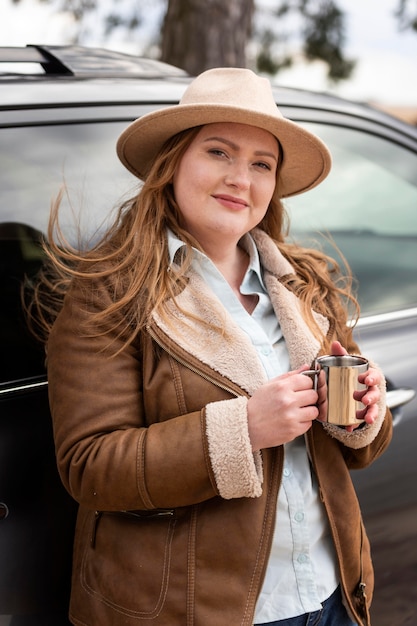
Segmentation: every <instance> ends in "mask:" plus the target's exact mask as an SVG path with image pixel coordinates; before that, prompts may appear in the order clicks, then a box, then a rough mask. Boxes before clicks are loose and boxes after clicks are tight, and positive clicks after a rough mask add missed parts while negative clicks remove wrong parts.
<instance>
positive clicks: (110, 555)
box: [81, 509, 177, 618]
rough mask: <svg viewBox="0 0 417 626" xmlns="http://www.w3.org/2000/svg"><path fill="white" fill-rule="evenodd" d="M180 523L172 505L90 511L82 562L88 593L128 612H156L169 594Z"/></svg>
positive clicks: (139, 614)
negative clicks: (139, 509) (174, 545)
mask: <svg viewBox="0 0 417 626" xmlns="http://www.w3.org/2000/svg"><path fill="white" fill-rule="evenodd" d="M176 525H177V514H176V512H175V510H172V509H168V510H165V509H163V510H156V511H111V512H101V511H98V512H96V513H95V514H93V513H91V518H90V524H89V527H90V533H89V535H90V541H89V542H86V543H85V551H84V554H83V559H82V566H81V584H82V586H83V587H84V589H85V591H87V593H88V594H90V595H91V596H93V597H94V598H95V600H96V601H100V602H103V603H104V604H106V605H107V606H109V607H111V608H113V609H114V610H115V611H117V612H119V613H123V614H125V615H129V616H132V617H137V618H141V617H142V618H144V617H148V618H151V617H154V616H156V615H158V613H159V612H160V611H161V609H162V606H163V603H164V599H165V597H166V595H167V589H168V585H169V580H170V564H171V559H172V549H173V541H174V534H175V532H174V531H175V528H176Z"/></svg>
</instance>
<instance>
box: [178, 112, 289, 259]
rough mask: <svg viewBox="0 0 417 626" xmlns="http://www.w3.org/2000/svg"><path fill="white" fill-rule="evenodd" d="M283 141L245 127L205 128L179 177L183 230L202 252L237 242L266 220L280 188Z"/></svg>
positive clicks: (182, 164) (190, 149)
mask: <svg viewBox="0 0 417 626" xmlns="http://www.w3.org/2000/svg"><path fill="white" fill-rule="evenodd" d="M277 166H278V142H277V140H276V138H275V137H274V136H273V135H271V134H270V133H269V132H268V131H266V130H262V129H260V128H256V127H254V126H247V125H246V124H235V123H218V124H207V125H206V126H203V127H202V128H201V130H200V131H199V133H198V134H197V135H196V137H195V138H194V139H193V141H192V142H191V144H190V145H189V146H188V148H187V150H186V151H185V153H184V155H183V157H182V159H181V161H180V164H179V167H178V169H177V172H176V174H175V176H174V193H175V198H176V201H177V204H178V206H179V209H180V212H181V216H182V219H183V226H184V227H185V228H186V229H187V230H188V232H189V233H190V234H191V235H193V236H194V237H195V238H196V239H197V241H198V242H199V243H200V245H201V246H202V247H203V249H205V248H206V249H210V247H211V246H212V245H217V246H218V245H219V244H220V243H222V244H223V245H228V244H234V245H236V244H237V242H238V241H239V239H240V238H241V237H242V236H243V235H244V234H245V233H247V232H248V231H250V230H251V229H252V228H254V227H255V226H256V225H257V224H259V222H260V221H261V220H262V219H263V217H264V215H265V213H266V211H267V210H268V206H269V202H270V200H271V198H272V194H273V192H274V189H275V185H276V171H277Z"/></svg>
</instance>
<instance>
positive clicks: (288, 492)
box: [168, 231, 339, 624]
mask: <svg viewBox="0 0 417 626" xmlns="http://www.w3.org/2000/svg"><path fill="white" fill-rule="evenodd" d="M183 245H184V244H183V243H182V242H181V241H180V240H179V239H177V238H176V237H175V236H174V235H173V234H172V232H171V231H168V246H169V253H170V258H171V261H173V259H174V257H175V254H176V252H177V251H178V250H179V249H180V248H181V247H182V246H183ZM242 247H244V248H245V250H246V251H247V253H248V254H249V259H250V261H249V266H248V269H247V272H246V274H245V276H244V279H243V281H242V284H241V286H240V292H241V293H242V294H256V295H257V296H258V304H257V305H256V307H255V309H254V311H253V312H252V314H251V315H250V314H249V313H248V312H247V311H246V309H245V308H244V307H243V306H242V304H241V303H240V301H239V299H238V298H237V297H236V295H235V294H234V292H233V290H232V288H231V287H230V285H229V284H228V282H227V281H226V280H225V278H224V277H223V275H222V274H221V273H220V271H219V270H218V269H217V268H216V266H215V265H214V263H213V262H212V261H211V260H210V259H209V258H208V257H207V256H206V255H205V254H202V253H201V252H200V251H198V250H195V251H194V258H193V261H192V267H193V269H194V270H195V271H196V272H198V273H199V274H200V276H202V278H203V279H204V280H205V282H206V283H207V284H208V286H209V287H210V288H211V290H212V291H213V293H214V294H215V295H216V296H217V297H218V298H219V299H220V301H221V302H222V304H223V305H224V307H225V308H226V309H227V311H228V312H229V313H230V315H231V316H232V317H233V319H234V321H235V322H236V323H237V324H238V325H239V326H240V328H241V329H242V330H243V331H244V332H245V333H246V334H247V335H248V336H249V337H250V339H251V341H252V344H253V346H254V348H255V349H256V351H257V354H258V356H259V359H260V361H261V363H262V365H263V367H264V369H265V372H266V374H267V376H268V378H269V379H271V378H274V377H275V376H279V375H280V374H283V373H285V372H288V371H289V369H290V364H289V356H288V351H287V348H286V344H285V340H284V337H283V334H282V331H281V328H280V325H279V322H278V319H277V317H276V315H275V312H274V310H273V307H272V304H271V300H270V298H269V295H268V292H267V290H266V288H265V285H264V281H263V278H262V270H261V264H260V260H259V254H258V251H257V248H256V246H255V242H254V241H253V239H252V237H251V236H250V235H246V237H245V238H244V239H243V240H242ZM338 582H339V581H338V575H337V567H336V556H335V552H334V547H333V541H332V539H331V536H330V531H329V527H328V522H327V518H326V516H325V514H324V510H323V507H322V505H321V503H320V499H319V496H318V486H317V482H316V480H315V476H314V473H313V471H312V468H311V466H310V462H309V459H308V455H307V450H306V445H305V440H304V437H298V438H297V439H295V440H294V441H292V442H290V443H287V444H285V445H284V470H283V475H282V482H281V488H280V490H279V494H278V502H277V514H276V526H275V531H274V538H273V544H272V549H271V554H270V557H269V562H268V567H267V571H266V576H265V580H264V584H263V587H262V589H261V593H260V596H259V598H258V602H257V605H256V610H255V619H254V623H255V624H256V623H264V622H272V621H276V620H280V619H286V618H290V617H295V616H297V615H302V614H303V613H309V612H313V611H317V610H319V609H320V608H321V602H323V601H324V600H326V599H327V598H328V597H329V596H330V595H331V594H332V593H333V591H334V590H335V589H336V587H337V585H338Z"/></svg>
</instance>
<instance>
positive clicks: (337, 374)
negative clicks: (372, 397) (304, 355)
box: [316, 355, 369, 426]
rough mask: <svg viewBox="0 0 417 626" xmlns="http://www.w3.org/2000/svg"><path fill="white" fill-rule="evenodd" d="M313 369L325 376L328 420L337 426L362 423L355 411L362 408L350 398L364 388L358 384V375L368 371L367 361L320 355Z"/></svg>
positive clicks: (350, 357)
mask: <svg viewBox="0 0 417 626" xmlns="http://www.w3.org/2000/svg"><path fill="white" fill-rule="evenodd" d="M316 367H320V368H321V369H322V370H324V372H325V375H326V384H327V416H326V419H327V421H328V422H329V423H330V424H337V425H338V426H350V425H352V424H363V420H361V419H357V417H356V411H360V410H361V409H363V408H364V405H363V404H362V403H361V402H359V401H357V400H355V399H354V398H353V392H354V391H363V390H365V389H366V385H363V384H361V383H360V382H359V381H358V375H359V374H362V373H363V372H366V371H367V369H368V367H369V364H368V361H367V359H365V358H364V357H361V356H352V355H345V356H321V357H318V358H317V359H316Z"/></svg>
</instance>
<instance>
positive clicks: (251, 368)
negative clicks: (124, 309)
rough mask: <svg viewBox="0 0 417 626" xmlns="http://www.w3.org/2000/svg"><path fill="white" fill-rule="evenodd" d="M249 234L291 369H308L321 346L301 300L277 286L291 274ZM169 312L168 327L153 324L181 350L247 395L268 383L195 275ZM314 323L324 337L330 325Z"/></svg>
mask: <svg viewBox="0 0 417 626" xmlns="http://www.w3.org/2000/svg"><path fill="white" fill-rule="evenodd" d="M252 234H253V236H254V239H255V241H256V244H257V247H258V250H259V254H260V258H261V264H262V266H263V268H264V281H265V285H266V287H267V290H268V293H269V295H270V298H271V302H272V305H273V307H274V310H275V312H276V314H277V317H278V320H279V322H280V324H281V328H282V331H283V334H284V337H285V340H286V343H287V349H288V352H289V355H290V363H291V367H292V368H297V367H299V366H301V365H303V364H304V363H308V364H310V363H311V362H312V361H313V359H314V358H315V357H316V356H317V353H318V351H319V349H320V343H319V341H318V340H317V339H316V338H315V337H314V335H313V334H312V332H311V331H310V329H309V328H308V326H307V325H306V323H305V322H304V320H303V318H302V315H301V308H300V302H299V299H298V298H297V297H296V296H295V295H294V294H293V293H292V292H291V291H289V290H288V289H287V288H286V287H284V285H282V284H281V282H280V276H283V275H286V274H289V273H291V274H292V273H294V272H293V269H292V267H291V265H290V264H289V263H288V261H287V260H286V259H285V258H284V257H283V256H282V254H281V252H280V251H279V250H278V248H277V246H276V245H275V244H274V243H273V241H272V240H271V239H270V238H269V237H268V236H267V235H266V234H265V233H263V232H262V231H259V230H257V231H254V232H253V233H252ZM167 309H168V311H167V312H168V316H169V321H167V320H166V319H165V318H164V317H163V316H161V315H159V314H158V313H154V314H153V319H154V321H155V323H156V324H157V325H158V326H159V327H160V328H161V330H163V332H164V333H165V334H167V335H168V336H169V337H170V338H171V340H172V341H173V342H174V343H176V344H178V345H179V346H180V347H181V348H182V349H183V350H185V351H186V352H188V353H189V354H190V355H192V356H193V357H195V358H197V359H198V360H199V361H200V362H202V363H204V364H205V365H207V366H208V367H210V368H211V369H213V370H214V371H217V372H219V373H220V374H221V375H222V376H225V377H226V378H228V379H229V380H231V381H233V382H234V383H236V384H238V385H239V386H240V387H241V388H242V389H244V390H246V391H247V392H248V393H250V394H251V393H253V392H254V390H255V389H257V388H258V387H259V386H260V385H262V384H263V383H265V382H266V380H267V378H266V374H265V371H264V369H263V367H262V364H261V362H260V360H259V359H258V355H257V353H256V350H255V348H254V347H253V345H252V343H251V341H250V339H249V337H248V336H247V335H246V333H245V332H244V331H242V330H241V328H240V327H239V326H238V325H237V324H236V322H235V321H234V320H233V318H232V317H231V316H230V314H229V313H228V312H227V311H226V310H225V308H224V307H223V305H222V303H221V302H220V300H219V299H218V298H217V297H216V296H215V295H214V294H213V292H212V291H211V290H210V289H209V287H208V286H207V285H206V283H205V282H204V280H203V279H202V278H201V277H200V276H199V275H198V274H197V273H195V272H193V271H190V274H189V283H188V286H187V288H186V289H184V291H183V292H182V293H180V294H179V295H178V296H177V306H176V305H175V304H174V302H172V301H170V302H169V303H168V305H167ZM184 311H187V313H188V315H187V316H186V315H185V314H184ZM189 315H191V316H192V317H191V318H190V317H189ZM315 319H316V321H317V323H318V324H319V327H320V328H321V329H322V331H323V332H324V333H326V332H327V329H328V327H329V323H328V320H327V319H326V318H324V317H323V316H321V315H318V314H315ZM202 320H204V321H205V322H206V323H208V324H211V325H212V328H210V327H209V326H207V325H206V324H204V322H203V321H202Z"/></svg>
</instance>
